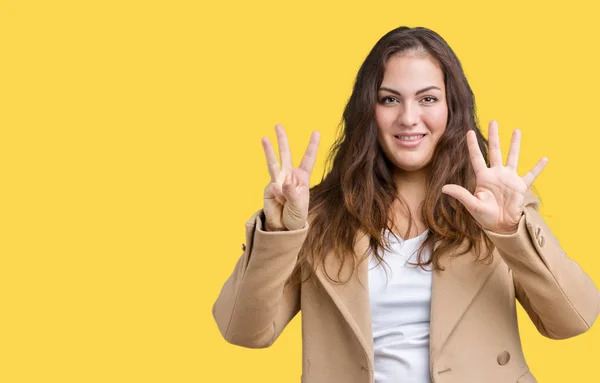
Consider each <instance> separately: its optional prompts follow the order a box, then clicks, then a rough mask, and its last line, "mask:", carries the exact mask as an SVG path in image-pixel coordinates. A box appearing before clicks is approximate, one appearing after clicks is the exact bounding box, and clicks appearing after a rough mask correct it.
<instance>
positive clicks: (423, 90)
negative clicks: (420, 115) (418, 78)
mask: <svg viewBox="0 0 600 383" xmlns="http://www.w3.org/2000/svg"><path fill="white" fill-rule="evenodd" d="M432 89H437V90H441V89H440V88H439V87H437V86H433V85H432V86H428V87H426V88H423V89H421V90H419V91H417V93H415V95H419V94H421V93H425V92H427V91H428V90H432ZM379 90H380V91H381V90H385V91H388V92H390V93H394V94H397V95H398V96H402V94H401V93H400V92H398V91H397V90H394V89H392V88H387V87H385V86H382V87H380V88H379Z"/></svg>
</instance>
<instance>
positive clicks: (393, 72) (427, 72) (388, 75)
mask: <svg viewBox="0 0 600 383" xmlns="http://www.w3.org/2000/svg"><path fill="white" fill-rule="evenodd" d="M381 85H382V86H389V87H394V88H397V89H398V90H400V89H404V90H414V89H421V88H423V87H426V86H431V85H435V86H438V87H440V88H442V89H443V86H444V73H443V72H442V69H441V67H440V65H439V63H438V61H437V60H436V59H434V58H433V57H432V56H431V55H429V54H426V53H404V54H397V55H393V56H391V57H390V58H389V59H388V61H387V62H386V65H385V71H384V75H383V81H382V84H381Z"/></svg>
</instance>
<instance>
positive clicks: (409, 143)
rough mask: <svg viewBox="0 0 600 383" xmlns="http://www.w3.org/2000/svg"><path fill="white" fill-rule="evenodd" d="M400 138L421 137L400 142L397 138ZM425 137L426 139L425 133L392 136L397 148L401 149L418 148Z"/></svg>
mask: <svg viewBox="0 0 600 383" xmlns="http://www.w3.org/2000/svg"><path fill="white" fill-rule="evenodd" d="M400 136H407V137H412V136H423V137H421V138H419V139H417V140H411V141H407V140H401V139H400V138H399V137H400ZM425 137H427V133H407V134H396V135H394V141H395V142H396V144H398V145H399V146H402V147H403V148H416V147H417V146H419V145H420V144H421V142H423V140H424V139H425Z"/></svg>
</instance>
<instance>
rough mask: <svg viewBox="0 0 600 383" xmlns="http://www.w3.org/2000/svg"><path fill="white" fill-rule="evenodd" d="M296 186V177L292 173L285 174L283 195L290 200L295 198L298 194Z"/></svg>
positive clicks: (282, 186) (282, 187)
mask: <svg viewBox="0 0 600 383" xmlns="http://www.w3.org/2000/svg"><path fill="white" fill-rule="evenodd" d="M296 186H297V184H296V179H295V177H293V176H292V174H291V173H287V174H286V175H285V179H284V181H283V185H281V191H282V192H283V195H284V196H285V198H286V199H287V200H288V201H289V200H294V199H295V198H296V197H297V196H298V192H297V191H296Z"/></svg>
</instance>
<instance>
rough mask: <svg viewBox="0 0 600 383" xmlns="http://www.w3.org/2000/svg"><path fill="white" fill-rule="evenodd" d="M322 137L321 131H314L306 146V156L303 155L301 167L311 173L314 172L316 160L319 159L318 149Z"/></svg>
mask: <svg viewBox="0 0 600 383" xmlns="http://www.w3.org/2000/svg"><path fill="white" fill-rule="evenodd" d="M320 138H321V137H320V135H319V132H313V133H312V134H311V136H310V141H309V142H308V146H307V147H306V152H304V157H302V161H301V162H300V166H299V167H300V169H302V170H304V171H305V172H307V173H309V174H310V173H312V170H313V167H314V165H315V161H316V159H317V149H318V148H319V140H320Z"/></svg>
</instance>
